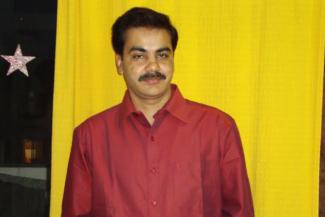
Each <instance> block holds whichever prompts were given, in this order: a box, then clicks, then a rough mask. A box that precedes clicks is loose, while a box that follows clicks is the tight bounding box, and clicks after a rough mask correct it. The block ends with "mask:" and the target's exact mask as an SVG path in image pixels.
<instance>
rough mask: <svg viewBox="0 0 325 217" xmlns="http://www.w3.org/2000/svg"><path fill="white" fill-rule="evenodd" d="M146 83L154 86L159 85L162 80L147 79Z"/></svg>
mask: <svg viewBox="0 0 325 217" xmlns="http://www.w3.org/2000/svg"><path fill="white" fill-rule="evenodd" d="M144 82H145V83H146V84H149V85H154V84H158V83H159V82H160V79H159V78H150V79H146V80H145V81H144Z"/></svg>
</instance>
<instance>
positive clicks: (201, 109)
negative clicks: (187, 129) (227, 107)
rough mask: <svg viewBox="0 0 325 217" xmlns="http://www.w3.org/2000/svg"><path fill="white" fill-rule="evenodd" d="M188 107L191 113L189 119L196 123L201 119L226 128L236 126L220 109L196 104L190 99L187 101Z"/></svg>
mask: <svg viewBox="0 0 325 217" xmlns="http://www.w3.org/2000/svg"><path fill="white" fill-rule="evenodd" d="M186 105H187V108H188V111H189V112H188V117H189V118H190V119H192V120H194V121H197V120H196V119H199V120H201V121H202V122H205V123H209V124H213V123H214V124H216V125H222V126H224V127H227V126H228V127H231V126H233V125H235V120H234V119H233V118H232V117H231V116H230V115H229V114H228V113H226V112H224V111H223V110H221V109H219V108H216V107H213V106H210V105H206V104H202V103H198V102H194V101H191V100H188V99H186Z"/></svg>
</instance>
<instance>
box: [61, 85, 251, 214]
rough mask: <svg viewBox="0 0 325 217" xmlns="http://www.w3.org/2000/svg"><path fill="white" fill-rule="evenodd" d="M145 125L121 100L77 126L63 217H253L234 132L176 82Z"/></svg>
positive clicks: (229, 123) (127, 101) (225, 120)
mask: <svg viewBox="0 0 325 217" xmlns="http://www.w3.org/2000/svg"><path fill="white" fill-rule="evenodd" d="M172 89H173V92H172V96H171V98H170V100H169V101H168V102H167V103H166V105H165V106H164V107H163V108H162V109H161V110H160V111H159V112H157V113H156V114H155V116H154V119H155V121H154V124H153V125H152V126H151V125H150V124H149V123H148V121H147V120H146V118H145V117H144V115H143V114H142V113H141V112H137V111H135V108H134V105H133V104H132V101H131V98H130V96H129V94H128V92H126V94H125V96H124V99H123V102H122V103H121V104H119V105H117V106H115V107H112V108H110V109H108V110H106V111H104V112H102V113H99V114H97V115H95V116H93V117H91V118H89V119H88V120H86V121H85V122H84V123H82V124H81V125H80V126H79V127H77V128H76V129H75V132H74V137H73V144H72V150H71V155H70V161H69V167H68V173H67V179H66V185H65V191H64V198H63V209H62V216H63V217H75V216H83V217H85V216H89V217H253V216H254V213H253V204H252V198H251V192H250V187H249V182H248V178H247V173H246V168H245V160H244V155H243V150H242V145H241V142H240V138H239V134H238V131H237V128H236V125H235V122H234V121H233V119H232V118H231V117H230V116H228V115H227V114H225V113H223V112H221V111H220V110H218V109H216V108H213V107H209V106H206V105H202V104H198V103H195V102H191V101H189V100H186V99H184V98H183V97H182V95H181V93H180V92H179V91H178V89H177V87H176V86H175V85H173V86H172Z"/></svg>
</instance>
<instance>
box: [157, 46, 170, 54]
mask: <svg viewBox="0 0 325 217" xmlns="http://www.w3.org/2000/svg"><path fill="white" fill-rule="evenodd" d="M163 51H168V52H171V51H172V50H171V49H170V48H169V47H163V48H159V49H158V50H157V51H156V52H157V53H160V52H163Z"/></svg>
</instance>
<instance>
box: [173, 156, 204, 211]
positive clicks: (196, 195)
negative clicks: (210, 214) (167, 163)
mask: <svg viewBox="0 0 325 217" xmlns="http://www.w3.org/2000/svg"><path fill="white" fill-rule="evenodd" d="M173 183H174V197H173V198H174V200H175V204H176V205H177V212H178V213H179V216H181V217H183V216H184V217H199V216H201V213H202V189H201V166H200V163H197V162H175V163H173Z"/></svg>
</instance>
